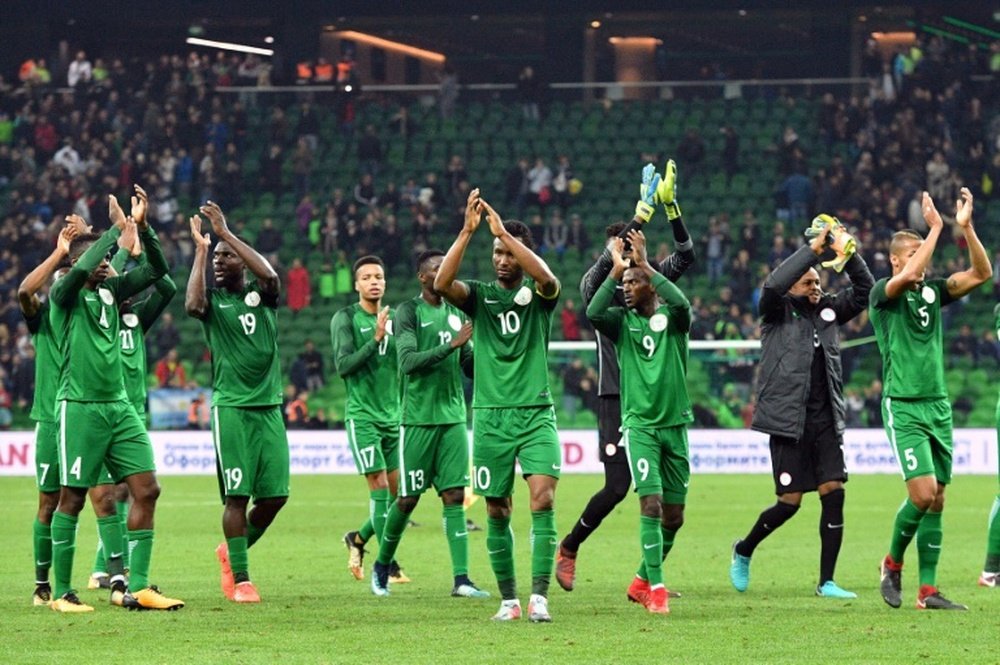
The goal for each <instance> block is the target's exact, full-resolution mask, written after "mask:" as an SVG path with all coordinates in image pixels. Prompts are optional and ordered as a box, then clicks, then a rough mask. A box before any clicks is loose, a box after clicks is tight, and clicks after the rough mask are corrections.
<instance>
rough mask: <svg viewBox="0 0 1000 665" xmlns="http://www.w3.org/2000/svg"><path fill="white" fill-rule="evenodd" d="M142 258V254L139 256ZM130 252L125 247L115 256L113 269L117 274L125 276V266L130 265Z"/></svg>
mask: <svg viewBox="0 0 1000 665" xmlns="http://www.w3.org/2000/svg"><path fill="white" fill-rule="evenodd" d="M139 256H140V257H142V254H140V255H139ZM128 257H129V251H128V250H127V249H125V248H124V247H119V248H118V251H117V252H115V256H114V258H113V259H111V267H112V268H114V269H115V272H116V273H118V274H119V275H123V274H125V266H126V265H127V264H128Z"/></svg>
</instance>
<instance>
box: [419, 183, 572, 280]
mask: <svg viewBox="0 0 1000 665" xmlns="http://www.w3.org/2000/svg"><path fill="white" fill-rule="evenodd" d="M481 202H482V204H483V210H485V211H486V221H487V222H488V223H489V225H490V232H491V233H492V234H493V235H494V236H496V237H497V238H499V239H500V242H502V243H503V244H504V245H505V246H506V247H507V249H509V250H510V253H511V254H513V255H514V258H515V259H517V262H518V264H519V265H520V266H521V268H522V269H524V272H526V273H527V274H528V276H529V277H531V278H532V279H533V280H535V284H536V288H537V289H538V294H539V295H540V296H542V297H543V298H545V299H547V300H552V299H554V298H556V297H557V296H558V295H559V280H558V279H557V278H556V276H555V275H554V274H553V273H552V271H551V270H550V269H549V266H548V264H547V263H545V261H543V260H542V257H540V256H538V255H537V254H535V253H534V252H533V251H531V250H530V249H528V248H527V247H526V246H525V244H524V243H523V242H521V241H520V240H518V239H517V238H515V237H514V236H512V235H511V234H510V233H508V231H507V229H506V228H505V227H504V225H503V220H501V219H500V215H499V213H497V211H496V210H494V209H493V208H492V207H491V206H490V204H489V203H487V202H486V201H482V200H481ZM438 274H439V275H440V274H441V273H440V272H438Z"/></svg>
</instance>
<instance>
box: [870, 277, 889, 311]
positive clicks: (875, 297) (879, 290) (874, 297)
mask: <svg viewBox="0 0 1000 665" xmlns="http://www.w3.org/2000/svg"><path fill="white" fill-rule="evenodd" d="M888 283H889V278H888V277H883V278H882V279H880V280H878V281H876V282H875V284H874V285H873V286H872V290H871V292H870V293H869V294H868V302H869V303H870V304H871V305H872V306H878V305H883V304H885V303H886V302H888V300H889V298H888V296H886V293H885V285H886V284H888Z"/></svg>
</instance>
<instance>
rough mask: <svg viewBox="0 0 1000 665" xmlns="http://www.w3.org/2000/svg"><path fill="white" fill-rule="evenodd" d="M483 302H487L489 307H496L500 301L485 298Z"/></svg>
mask: <svg viewBox="0 0 1000 665" xmlns="http://www.w3.org/2000/svg"><path fill="white" fill-rule="evenodd" d="M483 302H485V303H486V304H487V305H496V304H497V303H499V302H500V301H499V300H490V299H489V298H483Z"/></svg>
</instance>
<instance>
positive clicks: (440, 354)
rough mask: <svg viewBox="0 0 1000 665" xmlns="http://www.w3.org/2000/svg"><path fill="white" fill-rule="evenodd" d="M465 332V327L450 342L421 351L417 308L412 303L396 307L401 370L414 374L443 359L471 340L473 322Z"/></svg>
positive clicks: (398, 356)
mask: <svg viewBox="0 0 1000 665" xmlns="http://www.w3.org/2000/svg"><path fill="white" fill-rule="evenodd" d="M465 332H466V331H465V328H462V329H461V330H460V331H459V333H458V335H456V336H455V338H454V339H452V340H451V341H450V342H448V343H446V344H439V345H437V346H435V347H433V348H431V349H427V350H426V351H419V350H418V349H419V348H420V347H419V344H418V343H417V317H416V308H415V307H413V305H412V304H410V303H404V304H403V305H400V306H399V307H398V308H397V309H396V357H397V358H398V360H399V371H400V372H402V373H403V374H413V373H414V372H418V371H420V370H422V369H425V368H427V367H431V366H432V365H434V364H435V363H438V362H440V361H442V360H443V359H445V358H447V357H448V356H449V355H450V354H451V353H452V352H454V351H455V349H457V348H459V347H460V346H462V345H464V344H465V343H466V342H467V341H469V337H471V336H472V325H471V324H469V325H468V334H466V335H464V336H463V333H465Z"/></svg>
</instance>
